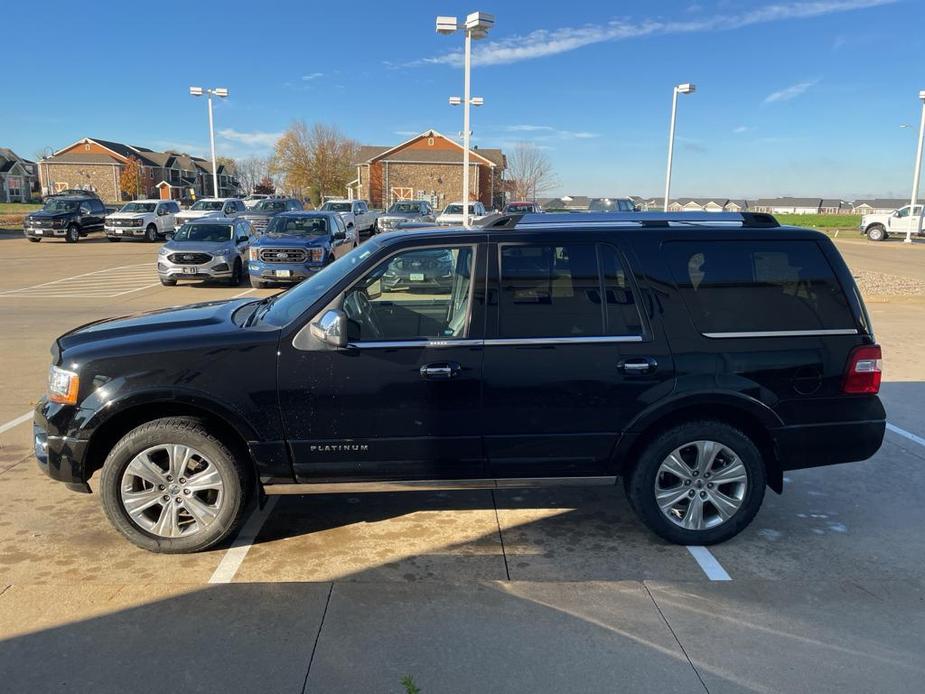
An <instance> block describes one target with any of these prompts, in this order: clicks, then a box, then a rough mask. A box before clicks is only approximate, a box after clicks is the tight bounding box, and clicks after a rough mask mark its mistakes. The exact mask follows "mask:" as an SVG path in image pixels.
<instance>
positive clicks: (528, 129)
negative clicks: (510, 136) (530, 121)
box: [505, 125, 555, 133]
mask: <svg viewBox="0 0 925 694" xmlns="http://www.w3.org/2000/svg"><path fill="white" fill-rule="evenodd" d="M505 129H506V130H507V131H508V132H512V133H520V132H523V133H532V132H537V131H540V130H555V128H553V127H552V126H551V125H509V126H507V128H505Z"/></svg>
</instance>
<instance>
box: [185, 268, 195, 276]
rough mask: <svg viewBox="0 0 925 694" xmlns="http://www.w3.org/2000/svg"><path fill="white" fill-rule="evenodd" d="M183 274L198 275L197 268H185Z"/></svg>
mask: <svg viewBox="0 0 925 694" xmlns="http://www.w3.org/2000/svg"><path fill="white" fill-rule="evenodd" d="M183 274H184V275H195V274H196V268H194V267H185V268H183Z"/></svg>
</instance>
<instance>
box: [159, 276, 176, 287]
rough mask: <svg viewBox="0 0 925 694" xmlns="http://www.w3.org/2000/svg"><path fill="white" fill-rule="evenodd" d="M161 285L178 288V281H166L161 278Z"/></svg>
mask: <svg viewBox="0 0 925 694" xmlns="http://www.w3.org/2000/svg"><path fill="white" fill-rule="evenodd" d="M161 284H163V285H164V286H165V287H176V286H177V281H176V280H165V279H164V278H163V277H162V278H161Z"/></svg>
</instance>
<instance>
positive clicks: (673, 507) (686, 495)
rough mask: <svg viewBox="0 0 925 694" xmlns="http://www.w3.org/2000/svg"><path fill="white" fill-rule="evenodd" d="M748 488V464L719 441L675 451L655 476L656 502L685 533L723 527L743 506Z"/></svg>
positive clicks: (694, 444)
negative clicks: (746, 465)
mask: <svg viewBox="0 0 925 694" xmlns="http://www.w3.org/2000/svg"><path fill="white" fill-rule="evenodd" d="M747 489H748V471H747V470H746V468H745V464H744V463H743V462H742V461H741V460H740V458H739V456H738V455H736V453H735V451H733V450H732V449H731V448H729V447H728V446H726V445H724V444H722V443H719V442H717V441H691V442H690V443H686V444H684V445H682V446H679V447H678V448H676V449H674V450H673V451H672V452H671V453H669V454H668V456H667V457H666V458H665V459H664V460H663V461H662V463H661V465H659V468H658V472H657V473H656V475H655V500H656V503H657V504H658V507H659V508H660V509H661V511H662V513H663V514H664V515H665V517H667V518H668V519H669V520H670V521H671V522H672V523H674V524H675V525H677V526H680V527H681V528H684V529H685V530H707V529H709V528H715V527H717V526H718V525H722V524H723V523H725V522H726V521H728V520H729V519H730V518H732V517H733V516H734V515H735V514H736V512H738V510H739V509H740V508H741V507H742V504H743V503H744V502H745V494H746V491H747Z"/></svg>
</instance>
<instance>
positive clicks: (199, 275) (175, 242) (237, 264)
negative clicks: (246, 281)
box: [157, 217, 250, 287]
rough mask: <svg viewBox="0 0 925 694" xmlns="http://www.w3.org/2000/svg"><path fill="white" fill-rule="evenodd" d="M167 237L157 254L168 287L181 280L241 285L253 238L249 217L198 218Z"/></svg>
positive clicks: (159, 266)
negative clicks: (217, 281)
mask: <svg viewBox="0 0 925 694" xmlns="http://www.w3.org/2000/svg"><path fill="white" fill-rule="evenodd" d="M168 238H169V239H170V240H169V241H167V243H165V244H164V245H163V246H161V249H160V251H158V254H157V274H158V275H159V276H160V278H161V284H163V285H164V286H165V287H173V286H175V285H176V284H177V280H181V279H184V280H185V279H189V280H224V281H226V282H228V284H230V285H231V286H232V287H236V286H238V285H239V284H241V279H242V277H243V276H244V268H245V265H244V263H245V262H247V248H248V242H249V240H250V225H249V224H248V222H247V220H244V219H240V218H226V217H207V218H205V219H201V220H198V219H197V220H194V221H191V222H187V223H186V224H184V225H183V226H182V227H180V228H179V230H177V232H176V233H174V234H173V235H170V234H168Z"/></svg>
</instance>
